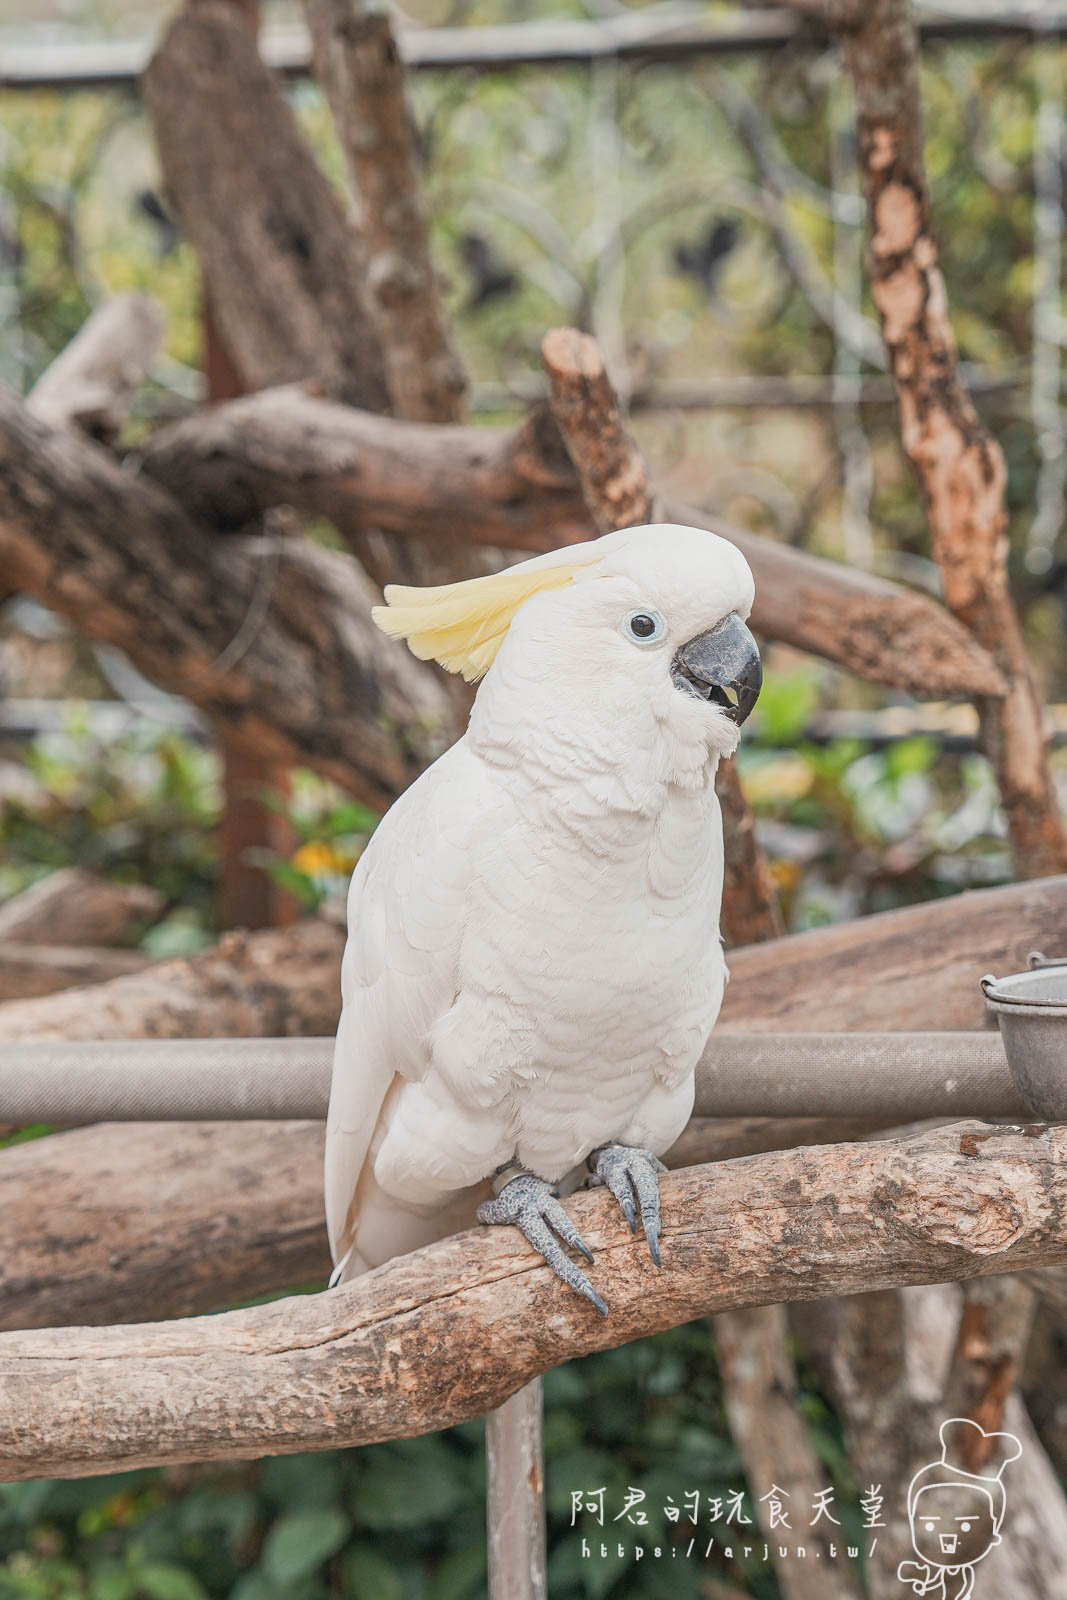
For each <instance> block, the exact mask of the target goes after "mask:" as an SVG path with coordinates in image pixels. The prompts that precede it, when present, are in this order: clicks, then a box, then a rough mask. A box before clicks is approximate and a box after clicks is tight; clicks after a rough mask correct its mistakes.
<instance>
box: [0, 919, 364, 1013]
mask: <svg viewBox="0 0 1067 1600" xmlns="http://www.w3.org/2000/svg"><path fill="white" fill-rule="evenodd" d="M343 948H344V934H343V932H342V930H341V929H340V928H337V927H334V926H333V924H332V923H329V922H325V921H321V920H320V919H318V918H315V917H311V918H308V919H307V920H306V921H304V922H299V923H296V924H294V925H293V926H292V927H288V928H277V929H266V930H264V931H262V932H260V933H228V934H226V935H225V937H224V938H223V939H222V940H221V941H220V943H219V944H218V945H216V946H214V947H213V948H212V949H210V950H205V951H202V952H201V954H199V955H195V956H187V957H186V956H182V957H176V958H174V959H173V960H171V961H159V962H155V963H154V964H153V965H152V966H150V967H147V968H146V969H145V970H144V971H141V972H136V973H133V974H130V975H129V976H126V977H121V978H114V979H113V980H112V981H111V982H110V983H99V984H94V985H93V986H92V987H91V988H87V989H78V990H74V991H72V992H71V993H69V994H64V995H61V996H52V997H50V998H49V999H47V1000H14V1001H10V1002H9V1003H8V1004H7V1005H4V1006H0V1040H5V1039H6V1040H11V1041H14V1040H16V1039H140V1038H149V1039H220V1038H227V1037H230V1038H232V1037H239V1038H254V1037H257V1036H259V1037H277V1036H280V1035H289V1036H296V1035H299V1036H303V1035H312V1036H321V1035H324V1034H330V1033H332V1032H333V1031H334V1029H335V1028H336V1027H337V1019H338V1016H339V1014H340V1010H341V993H340V980H339V972H340V966H341V952H342V950H343Z"/></svg>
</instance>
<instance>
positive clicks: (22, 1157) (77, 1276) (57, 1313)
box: [0, 1122, 330, 1328]
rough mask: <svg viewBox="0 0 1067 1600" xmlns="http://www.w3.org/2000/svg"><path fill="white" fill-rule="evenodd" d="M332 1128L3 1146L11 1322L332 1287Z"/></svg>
mask: <svg viewBox="0 0 1067 1600" xmlns="http://www.w3.org/2000/svg"><path fill="white" fill-rule="evenodd" d="M323 1137H324V1130H323V1127H322V1125H321V1124H319V1123H311V1122H249V1123H245V1124H243V1125H242V1127H241V1128H240V1129H238V1128H235V1127H234V1125H233V1124H232V1123H225V1122H222V1123H219V1122H200V1123H170V1124H164V1123H158V1122H155V1123H153V1122H144V1123H124V1124H123V1125H122V1126H121V1127H116V1126H115V1125H114V1124H103V1125H100V1126H98V1127H95V1128H78V1129H75V1130H73V1131H71V1132H69V1133H57V1134H53V1135H52V1136H51V1137H50V1138H47V1139H34V1140H32V1141H31V1142H30V1143H28V1144H22V1145H16V1146H15V1147H14V1148H12V1149H10V1150H5V1151H4V1153H3V1159H2V1160H0V1328H46V1327H51V1326H54V1325H58V1324H68V1323H99V1322H111V1321H116V1320H121V1321H124V1322H141V1321H147V1320H149V1319H150V1318H156V1317H160V1316H172V1317H181V1316H187V1315H189V1314H190V1313H194V1312H199V1311H211V1310H214V1309H216V1308H217V1307H219V1306H222V1305H227V1304H229V1305H232V1304H233V1303H234V1301H237V1300H244V1299H251V1298H252V1297H253V1296H254V1295H260V1294H268V1293H273V1292H276V1291H277V1290H279V1289H284V1288H294V1287H297V1286H298V1285H301V1284H305V1283H320V1284H321V1283H324V1282H325V1281H326V1278H327V1277H328V1276H329V1271H330V1252H329V1249H328V1247H327V1244H326V1228H325V1221H324V1218H323V1209H322V1148H323ZM34 1196H36V1197H37V1198H36V1201H34V1199H33V1197H34ZM42 1197H43V1205H44V1212H45V1215H44V1218H43V1219H42V1215H41V1212H42ZM31 1206H35V1207H36V1211H37V1220H36V1222H33V1223H31V1221H30V1215H31V1210H30V1208H31Z"/></svg>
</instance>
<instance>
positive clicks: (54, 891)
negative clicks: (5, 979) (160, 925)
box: [0, 867, 163, 945]
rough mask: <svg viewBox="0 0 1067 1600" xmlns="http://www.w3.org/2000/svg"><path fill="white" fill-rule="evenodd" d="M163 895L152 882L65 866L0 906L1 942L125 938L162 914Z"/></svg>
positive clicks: (88, 941) (107, 941)
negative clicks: (122, 879) (112, 877)
mask: <svg viewBox="0 0 1067 1600" xmlns="http://www.w3.org/2000/svg"><path fill="white" fill-rule="evenodd" d="M162 908H163V896H162V895H161V894H160V893H159V891H158V889H153V888H152V887H151V886H150V885H149V884H147V883H114V882H112V881H111V880H110V879H107V878H96V877H94V876H93V874H92V873H91V872H86V871H84V870H83V868H81V867H64V868H63V869H62V870H61V871H59V872H51V873H49V875H48V877H47V878H41V879H40V880H39V882H37V883H35V884H32V885H31V886H30V888H28V889H24V890H23V891H22V893H21V894H17V895H13V896H12V898H11V899H10V900H7V901H5V902H4V904H3V905H2V906H0V943H4V944H8V943H11V942H13V941H15V940H18V941H20V942H21V943H23V944H51V943H52V942H53V941H54V940H55V939H56V938H57V937H58V938H60V939H62V940H63V943H64V944H67V945H80V944H97V945H112V944H121V943H122V942H123V941H124V940H125V939H126V938H128V936H129V934H130V933H131V931H133V930H134V929H136V928H137V926H138V924H142V923H148V922H152V921H154V920H155V918H156V917H158V916H159V913H160V911H161V910H162Z"/></svg>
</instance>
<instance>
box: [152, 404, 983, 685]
mask: <svg viewBox="0 0 1067 1600" xmlns="http://www.w3.org/2000/svg"><path fill="white" fill-rule="evenodd" d="M142 465H143V469H144V471H145V472H146V473H148V474H150V475H151V476H152V477H154V478H156V479H157V480H158V481H159V482H161V483H162V484H164V486H165V487H167V488H169V489H171V491H172V492H173V493H174V494H175V495H177V496H178V497H179V498H180V499H181V500H182V503H183V504H184V505H185V506H186V507H187V508H188V509H189V510H190V511H192V512H193V514H194V515H196V516H197V517H199V518H201V519H203V520H204V521H205V522H206V523H210V524H212V525H214V526H216V527H220V528H225V529H233V528H239V527H242V526H244V525H246V524H247V523H249V522H250V521H251V520H252V519H253V518H255V517H257V516H259V515H260V514H262V512H263V511H264V510H266V509H268V508H269V507H271V506H274V505H279V504H289V505H293V506H295V507H296V509H297V510H302V511H308V512H311V513H313V514H315V515H319V516H326V517H330V518H332V519H333V520H334V521H335V522H336V523H337V525H338V527H340V528H341V530H342V531H344V530H345V527H346V524H347V525H348V526H351V525H353V524H356V525H359V524H362V523H366V524H368V525H372V526H376V527H380V528H383V529H385V530H386V531H388V532H390V533H396V534H401V535H404V536H405V537H408V538H423V537H425V538H426V539H427V540H430V539H443V540H464V539H465V540H468V541H470V542H471V543H478V544H489V545H498V546H501V547H503V548H505V549H509V550H522V551H538V550H552V549H555V548H556V547H557V546H558V545H562V544H571V543H575V542H577V541H579V540H582V539H587V538H589V537H590V535H591V534H592V532H593V531H594V530H593V524H592V521H591V518H590V517H589V514H588V512H587V511H586V508H585V505H584V503H583V500H582V497H581V493H580V490H579V487H578V483H577V481H576V476H575V473H574V469H573V467H572V465H571V462H570V460H569V458H568V456H567V453H566V450H565V449H564V447H563V443H562V440H561V439H560V436H559V433H558V430H557V429H556V427H555V426H554V424H553V423H552V421H551V418H550V417H548V416H547V415H546V414H545V413H544V412H535V413H533V414H532V416H531V417H530V418H529V419H528V420H527V422H525V423H524V424H523V425H522V426H521V427H519V428H518V429H515V430H506V431H499V430H490V429H483V428H453V427H445V426H441V427H431V426H429V425H424V424H419V423H405V422H399V421H396V420H392V419H387V418H384V417H373V416H370V415H368V414H367V413H365V412H360V411H355V410H352V409H350V408H348V407H346V406H339V405H331V404H329V403H328V402H326V401H322V400H317V399H315V398H313V397H312V396H310V395H308V394H306V393H304V392H302V391H301V390H299V389H295V388H286V389H278V390H273V391H269V392H267V393H265V394H259V395H253V396H250V397H249V398H248V399H245V400H237V401H234V402H232V403H231V404H229V405H226V406H221V407H219V408H218V409H217V410H215V411H213V412H211V413H209V414H206V415H203V414H202V415H200V416H197V417H192V418H189V419H188V420H187V421H184V422H181V423H177V424H174V425H173V426H171V427H169V428H164V429H161V430H160V431H159V432H158V433H157V434H156V435H154V437H153V438H152V439H151V440H150V441H149V442H148V444H147V445H146V447H145V449H144V451H143V455H142ZM662 514H663V515H664V517H665V518H667V519H668V520H670V521H674V522H687V523H692V524H695V525H696V526H698V527H702V526H707V527H712V528H714V529H716V530H717V531H719V532H722V533H724V534H725V535H726V537H728V538H730V539H732V540H733V541H734V543H735V544H737V545H738V547H739V548H740V549H741V550H742V551H743V553H744V555H745V557H746V559H747V561H748V563H749V565H750V566H751V568H752V570H753V573H754V574H755V578H756V608H755V610H754V612H753V617H752V622H753V626H754V627H755V628H756V629H757V630H758V631H759V632H761V633H763V634H765V635H766V636H768V637H770V638H775V639H782V640H784V641H785V642H786V643H788V644H792V645H794V646H796V648H797V649H800V650H807V651H811V652H813V653H814V654H816V655H821V656H824V657H825V658H826V659H827V660H830V661H834V662H836V663H837V664H838V665H840V666H842V667H845V668H846V669H848V670H849V671H851V672H856V673H858V674H859V675H860V676H861V677H864V678H869V679H871V680H873V681H874V682H877V683H884V684H889V685H892V686H894V687H896V688H901V689H905V690H907V691H909V692H911V693H914V694H917V695H919V696H922V697H938V696H941V697H946V698H956V697H961V696H962V697H966V698H971V697H972V696H974V695H978V694H986V695H996V694H998V693H1000V692H1001V690H1002V688H1003V680H1002V679H1001V677H1000V674H999V672H998V671H997V669H996V667H995V666H994V664H993V662H992V660H991V658H990V656H989V655H987V653H986V652H985V651H984V650H983V649H982V648H981V646H979V645H978V644H976V643H975V641H974V640H973V639H972V638H971V636H970V634H969V633H968V631H967V629H966V628H965V627H964V626H963V625H962V624H961V623H959V622H957V621H956V619H955V618H954V617H951V616H949V615H948V614H947V613H946V612H945V611H944V609H943V608H942V607H941V606H939V605H937V604H936V603H935V602H934V601H933V600H931V599H929V598H928V597H927V596H926V595H922V594H918V593H916V592H914V591H912V590H909V589H904V588H902V587H901V586H900V585H899V584H894V583H890V582H887V581H886V580H885V579H882V578H876V577H873V576H872V575H870V574H867V573H861V572H857V571H854V570H853V569H851V568H849V567H845V566H841V565H838V564H837V563H834V562H829V561H824V560H821V559H820V558H819V557H817V556H812V555H808V554H806V553H805V552H804V551H800V550H792V549H789V548H787V547H785V546H783V545H779V544H776V543H774V542H773V541H772V540H770V539H764V538H761V537H760V536H759V535H757V534H751V533H746V532H743V531H742V530H740V529H737V528H726V527H724V526H723V525H722V524H721V523H719V522H717V521H715V520H713V519H709V517H708V515H707V513H706V512H703V511H700V510H697V509H694V508H693V507H690V506H675V505H665V506H664V507H662Z"/></svg>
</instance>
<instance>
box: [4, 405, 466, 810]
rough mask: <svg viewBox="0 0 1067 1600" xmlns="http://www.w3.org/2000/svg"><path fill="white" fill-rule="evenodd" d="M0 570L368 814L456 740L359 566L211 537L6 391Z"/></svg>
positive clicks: (312, 552)
mask: <svg viewBox="0 0 1067 1600" xmlns="http://www.w3.org/2000/svg"><path fill="white" fill-rule="evenodd" d="M116 528H121V529H122V530H123V537H122V539H121V540H117V539H116V538H115V529H116ZM0 565H2V566H3V569H4V570H5V572H7V573H9V574H10V575H11V576H12V577H13V578H14V580H15V581H16V582H17V583H18V584H19V585H20V587H22V588H23V589H25V590H26V591H27V592H28V593H30V594H33V595H34V596H35V597H36V598H37V599H39V600H40V601H41V602H42V603H43V604H44V605H47V606H50V607H52V608H53V609H54V610H56V611H59V612H61V613H62V614H64V615H66V616H69V617H71V618H72V619H73V620H74V621H75V622H76V623H77V625H78V627H79V628H80V629H81V631H82V632H83V633H85V634H86V635H87V636H88V637H89V638H92V639H98V640H104V641H105V642H107V643H110V644H117V645H119V646H120V647H121V648H123V649H124V650H126V651H127V653H128V654H129V656H130V658H131V659H132V660H133V661H134V662H135V663H136V664H137V665H138V666H139V667H140V668H141V669H142V671H144V672H145V673H146V674H147V675H148V676H149V677H150V678H152V679H153V681H154V682H156V683H159V684H162V685H163V686H165V687H166V688H169V689H172V690H174V691H175V692H177V693H179V694H184V695H185V696H187V698H188V699H190V700H192V701H193V703H194V704H196V705H199V706H201V707H202V708H204V709H205V710H207V711H209V712H210V713H211V714H212V715H213V716H214V717H215V718H216V720H217V721H218V722H219V723H220V724H221V725H223V726H225V727H226V729H227V730H228V731H229V732H230V733H231V734H232V735H233V736H234V737H235V738H241V739H245V740H248V741H250V742H251V743H253V744H254V745H256V746H257V747H258V748H259V749H260V750H261V751H262V752H263V753H265V754H267V755H270V756H274V757H277V758H278V759H281V760H286V759H288V760H293V759H298V760H301V761H305V762H307V763H309V764H310V765H312V766H315V767H317V768H318V769H319V770H320V771H322V772H325V773H327V774H328V775H330V776H333V777H334V778H336V779H337V781H338V782H339V783H341V784H343V785H345V786H346V787H347V788H349V789H351V790H352V791H354V792H355V793H357V794H359V795H360V796H361V797H362V798H363V799H365V800H366V801H367V802H368V803H369V804H371V805H374V806H383V805H387V804H388V803H390V802H391V801H392V800H393V799H394V798H395V796H396V795H397V794H398V793H399V792H400V791H401V790H402V789H403V788H405V787H406V785H407V784H408V783H409V782H410V781H411V780H412V778H414V777H415V776H417V774H418V773H419V772H420V771H421V770H422V768H423V767H424V766H425V764H426V761H427V760H428V759H429V758H430V757H431V756H432V755H433V754H435V753H436V752H437V750H439V749H440V748H442V747H443V746H444V745H445V744H447V743H449V742H450V740H451V738H452V736H453V733H454V721H453V717H452V713H451V710H450V706H449V702H448V700H447V698H446V696H445V694H444V692H443V690H442V689H441V687H440V685H439V684H438V683H437V682H436V680H435V679H434V678H433V677H432V675H430V674H429V673H427V672H426V671H425V670H423V668H422V667H421V665H420V664H419V663H418V662H416V661H414V660H413V659H412V658H411V657H410V656H408V654H407V653H406V652H404V651H398V650H396V649H395V648H394V647H393V646H392V645H390V643H389V642H388V641H387V640H385V639H384V638H383V637H382V635H380V634H379V633H378V630H377V629H376V628H374V626H373V625H372V623H371V621H370V617H369V614H368V613H369V608H370V606H371V604H373V603H374V598H375V595H374V591H373V590H372V588H371V586H370V584H369V583H368V582H367V580H366V579H365V578H364V577H363V575H362V574H361V573H360V571H359V569H358V568H357V567H356V565H355V563H353V562H352V561H350V560H348V559H347V558H345V557H341V556H337V555H334V554H331V553H329V552H327V551H324V550H319V549H316V548H314V547H313V546H311V545H309V544H305V543H303V542H302V541H298V540H286V539H283V538H273V539H266V538H264V539H248V540H243V539H229V540H213V539H212V538H211V537H210V535H208V534H206V533H204V532H202V531H201V529H200V528H199V527H198V526H197V525H196V524H195V523H193V522H192V521H190V519H189V518H188V517H187V515H186V514H185V512H184V511H182V510H181V508H180V507H179V506H178V505H177V504H176V503H175V502H174V501H173V500H171V499H170V497H169V496H168V495H166V494H165V493H164V492H163V491H162V490H161V489H160V488H159V487H158V486H157V485H155V484H153V483H151V482H149V481H147V480H146V479H144V478H143V477H138V476H135V475H134V474H132V473H130V472H129V471H123V469H122V468H121V467H119V466H117V465H116V464H115V463H113V462H112V461H111V460H110V459H109V458H108V457H107V456H106V455H105V454H104V453H103V452H102V451H100V450H98V449H97V448H95V447H94V446H93V445H90V444H88V443H84V442H82V441H81V440H80V439H77V438H75V437H73V436H67V435H65V434H62V433H59V432H56V431H53V430H52V429H49V428H46V427H45V426H43V425H42V424H41V423H40V422H39V421H37V419H35V418H33V417H31V416H30V415H29V414H28V412H27V411H26V410H25V407H24V406H22V405H21V404H20V402H19V401H18V400H17V399H15V397H14V396H12V395H10V394H0Z"/></svg>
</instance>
